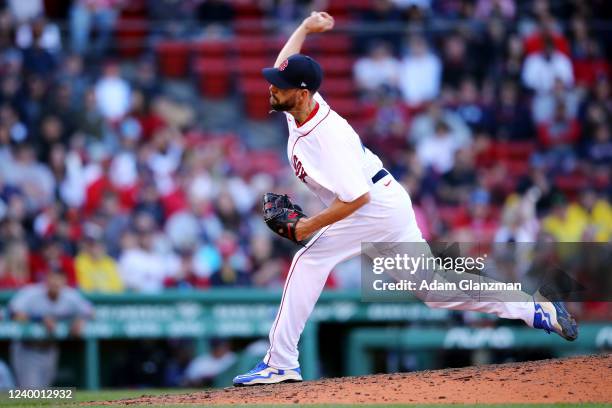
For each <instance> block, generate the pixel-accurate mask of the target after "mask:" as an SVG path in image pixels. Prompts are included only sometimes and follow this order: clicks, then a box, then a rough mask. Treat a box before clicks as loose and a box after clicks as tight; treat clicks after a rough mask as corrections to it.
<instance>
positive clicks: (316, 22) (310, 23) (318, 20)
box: [302, 11, 334, 34]
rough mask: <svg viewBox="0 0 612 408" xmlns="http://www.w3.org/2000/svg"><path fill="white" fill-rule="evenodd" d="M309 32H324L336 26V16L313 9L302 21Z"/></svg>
mask: <svg viewBox="0 0 612 408" xmlns="http://www.w3.org/2000/svg"><path fill="white" fill-rule="evenodd" d="M302 26H303V27H304V29H305V30H306V32H307V33H309V34H310V33H322V32H325V31H329V30H331V29H332V28H334V18H333V17H332V16H330V15H329V14H328V13H326V12H324V11H313V12H312V13H310V16H308V17H306V18H305V19H304V21H302Z"/></svg>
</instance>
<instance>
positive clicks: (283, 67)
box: [278, 60, 289, 71]
mask: <svg viewBox="0 0 612 408" xmlns="http://www.w3.org/2000/svg"><path fill="white" fill-rule="evenodd" d="M287 65H289V60H284V61H283V62H281V64H280V65H279V66H278V70H279V71H284V70H285V68H287Z"/></svg>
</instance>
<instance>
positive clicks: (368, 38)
mask: <svg viewBox="0 0 612 408" xmlns="http://www.w3.org/2000/svg"><path fill="white" fill-rule="evenodd" d="M359 19H360V20H361V21H363V22H364V23H366V24H370V23H372V24H377V23H378V24H392V23H400V22H401V21H402V14H401V12H400V10H399V9H398V8H397V7H396V5H395V4H393V1H392V0H374V1H372V6H371V7H368V8H367V9H365V10H363V11H362V12H361V13H360V15H359ZM380 41H382V42H385V43H387V44H391V46H392V47H393V51H394V52H397V51H399V47H400V44H401V38H400V37H399V36H398V35H397V34H396V33H394V32H393V31H378V32H373V33H372V32H368V33H367V35H365V34H360V35H358V36H357V37H356V39H355V42H356V44H355V45H356V48H357V50H358V51H359V52H360V53H364V52H365V51H366V50H367V49H368V47H369V46H370V44H371V43H372V42H380Z"/></svg>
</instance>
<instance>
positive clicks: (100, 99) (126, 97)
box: [95, 62, 131, 122]
mask: <svg viewBox="0 0 612 408" xmlns="http://www.w3.org/2000/svg"><path fill="white" fill-rule="evenodd" d="M130 92H131V90H130V85H129V84H128V82H127V81H126V80H125V79H123V78H122V77H121V75H120V68H119V65H118V64H117V63H116V62H108V63H107V64H106V65H105V66H104V72H103V75H102V78H100V79H99V80H98V82H97V83H96V86H95V94H96V102H97V104H98V109H99V110H100V112H101V113H102V116H104V118H106V119H107V120H109V121H111V122H114V121H118V120H119V119H121V118H123V116H124V115H125V114H126V113H127V112H128V110H129V108H130V101H131V99H130Z"/></svg>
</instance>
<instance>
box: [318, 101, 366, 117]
mask: <svg viewBox="0 0 612 408" xmlns="http://www.w3.org/2000/svg"><path fill="white" fill-rule="evenodd" d="M326 101H327V103H329V105H330V106H331V108H332V109H333V110H335V111H336V112H338V114H339V115H341V116H342V117H344V118H345V119H346V120H348V121H349V122H351V121H352V120H359V119H360V118H362V117H363V115H364V113H365V110H366V108H365V107H364V106H363V105H361V104H360V103H359V101H357V100H356V99H355V98H346V97H330V98H327V99H326Z"/></svg>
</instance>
